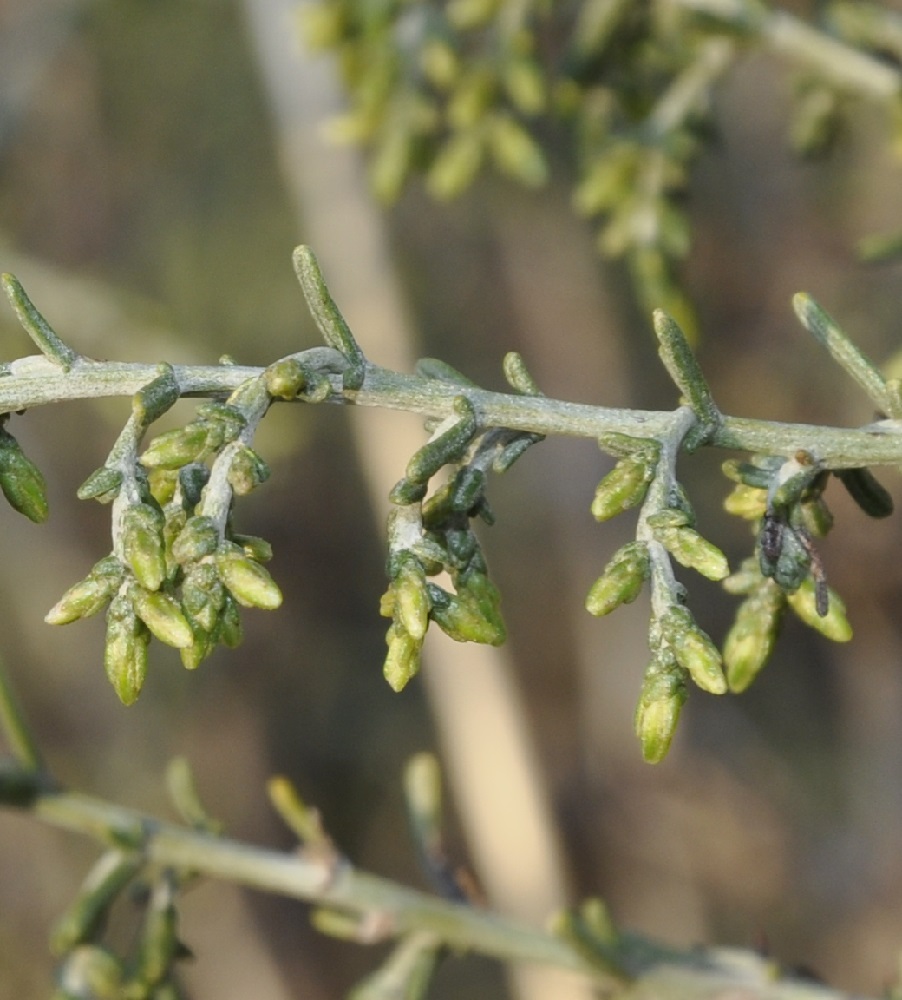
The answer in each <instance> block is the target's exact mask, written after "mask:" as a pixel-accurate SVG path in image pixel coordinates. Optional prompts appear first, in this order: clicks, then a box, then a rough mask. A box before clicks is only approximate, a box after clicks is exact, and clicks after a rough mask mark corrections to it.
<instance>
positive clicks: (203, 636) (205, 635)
mask: <svg viewBox="0 0 902 1000" xmlns="http://www.w3.org/2000/svg"><path fill="white" fill-rule="evenodd" d="M217 624H218V617H217ZM214 627H215V626H214ZM192 633H193V641H192V643H191V645H190V646H185V647H184V648H182V649H180V650H179V656H180V657H181V660H182V665H183V666H184V667H185V669H186V670H196V669H197V668H198V667H199V666H200V665H201V663H203V661H204V660H205V659H206V658H207V657H208V656H209V655H210V653H212V652H213V650H214V648H215V647H216V642H215V640H214V639H213V637H212V636H211V635H210V633H209V632H207V631H205V630H204V629H202V628H201V627H200V626H198V625H196V624H192Z"/></svg>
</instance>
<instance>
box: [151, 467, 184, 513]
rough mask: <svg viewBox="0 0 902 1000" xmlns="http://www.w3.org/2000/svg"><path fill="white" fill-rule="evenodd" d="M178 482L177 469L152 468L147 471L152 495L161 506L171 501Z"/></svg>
mask: <svg viewBox="0 0 902 1000" xmlns="http://www.w3.org/2000/svg"><path fill="white" fill-rule="evenodd" d="M178 483H179V474H178V472H177V471H176V470H175V469H150V470H149V471H148V473H147V487H148V489H149V490H150V495H151V496H152V497H153V498H154V500H156V502H157V503H158V504H159V505H160V506H161V507H165V506H166V504H168V503H170V502H171V500H172V499H173V497H174V496H175V489H176V487H177V486H178Z"/></svg>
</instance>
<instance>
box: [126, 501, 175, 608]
mask: <svg viewBox="0 0 902 1000" xmlns="http://www.w3.org/2000/svg"><path fill="white" fill-rule="evenodd" d="M164 524H165V518H164V517H163V512H162V511H161V510H160V509H159V508H157V507H151V506H150V504H146V503H141V504H134V505H133V506H131V507H127V508H126V509H125V511H124V512H123V514H122V521H121V532H122V535H121V542H122V557H123V559H124V560H125V563H126V565H127V566H128V568H129V569H130V570H131V571H132V573H134V574H135V579H136V580H137V581H138V583H140V584H141V586H142V587H146V588H147V590H159V589H160V586H161V584H162V583H163V580H165V579H166V547H165V545H164V542H163V525H164Z"/></svg>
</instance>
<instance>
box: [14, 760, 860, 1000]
mask: <svg viewBox="0 0 902 1000" xmlns="http://www.w3.org/2000/svg"><path fill="white" fill-rule="evenodd" d="M29 775H31V777H30V778H29ZM14 777H15V778H16V779H17V782H12V783H11V784H15V785H16V786H17V787H19V788H20V786H21V783H22V781H23V780H24V781H29V780H30V781H31V782H32V792H31V794H30V795H28V796H25V797H24V798H23V797H19V798H17V799H16V800H15V801H12V800H11V801H9V802H8V803H6V804H8V805H15V804H18V805H19V806H22V805H23V803H24V807H25V809H26V810H27V811H29V812H31V813H32V814H33V815H34V816H35V817H36V818H37V819H40V820H42V821H43V822H46V823H49V824H50V825H52V826H56V827H60V828H62V829H65V830H69V831H71V832H74V833H81V834H84V835H87V836H89V837H92V838H94V839H96V840H99V841H101V842H102V843H104V844H107V845H110V844H111V845H113V846H117V847H119V848H124V849H127V850H130V851H137V852H140V853H141V855H143V857H144V859H145V860H146V862H148V863H150V864H154V865H159V866H162V867H165V868H176V869H182V870H188V871H192V872H196V873H198V874H201V875H207V876H210V877H213V878H221V879H225V880H227V881H229V882H234V883H236V884H239V885H244V886H248V887H250V888H254V889H260V890H263V891H266V892H274V893H277V894H279V895H283V896H289V897H292V898H296V899H303V900H307V901H309V902H312V903H316V904H318V905H320V906H325V907H327V908H329V909H337V910H340V911H344V912H346V913H349V914H357V915H360V916H366V917H369V918H370V919H371V922H372V924H373V925H374V926H378V927H379V928H380V929H382V928H384V933H383V934H382V936H383V937H386V938H392V937H404V936H405V935H407V934H410V933H411V932H416V933H419V934H423V933H427V934H431V935H433V936H434V938H435V939H436V941H438V942H441V943H442V944H444V945H446V946H448V947H451V948H453V949H457V950H463V951H475V952H478V953H480V954H483V955H487V956H491V957H494V958H498V959H502V960H506V961H522V962H535V963H540V964H547V965H553V966H558V967H561V968H564V969H569V970H571V971H574V972H579V973H581V974H583V975H586V976H588V977H590V978H591V979H592V980H593V981H594V982H596V983H597V984H598V986H599V987H600V989H601V990H604V991H606V992H607V993H608V994H610V993H615V992H621V991H622V990H623V988H624V983H623V982H622V980H621V979H619V978H617V977H615V976H612V975H611V974H610V973H609V972H607V971H605V969H604V968H603V967H602V966H601V964H595V963H594V962H593V961H592V960H591V958H589V957H587V956H586V955H585V953H584V952H582V951H580V950H578V949H576V948H573V947H571V946H570V945H569V944H568V943H567V941H566V940H564V939H562V938H558V937H556V936H554V935H553V934H551V933H548V932H546V931H543V930H537V929H535V928H532V927H529V926H526V925H524V924H521V923H519V922H517V921H513V920H509V919H507V918H505V917H503V916H500V915H498V914H495V913H491V912H489V911H486V910H481V909H478V908H476V907H473V906H469V905H464V904H460V903H455V902H448V901H446V900H443V899H440V898H438V897H435V896H430V895H427V894H426V893H422V892H418V891H417V890H414V889H409V888H407V887H405V886H402V885H399V884H398V883H396V882H392V881H390V880H389V879H385V878H381V877H379V876H377V875H371V874H369V873H367V872H362V871H358V870H356V869H355V868H353V867H352V866H351V865H349V864H348V863H346V862H342V861H338V862H337V863H336V862H335V861H334V860H333V859H330V858H329V857H328V856H327V857H324V856H323V855H322V854H318V853H316V852H313V853H312V854H306V855H305V853H304V851H303V849H299V850H298V851H296V852H293V853H283V852H278V851H273V850H266V849H263V848H258V847H252V846H250V845H248V844H243V843H240V842H238V841H234V840H228V839H225V838H221V837H216V836H213V835H211V834H209V833H203V832H199V831H197V830H193V829H189V828H187V827H180V826H176V825H174V824H170V823H163V822H160V821H158V820H156V819H154V818H152V817H149V816H145V815H142V814H141V813H138V812H135V811H133V810H131V809H126V808H124V807H121V806H117V805H113V804H112V803H108V802H104V801H101V800H99V799H94V798H91V797H89V796H86V795H80V794H76V793H72V792H62V791H57V790H48V789H47V785H46V782H45V781H42V777H43V776H42V775H40V774H34V773H32V772H31V771H23V772H22V773H20V774H18V775H15V776H14ZM20 790H21V788H20ZM3 791H4V788H3V783H2V782H0V804H3ZM611 947H613V948H615V950H616V952H617V955H616V958H617V964H618V967H619V968H622V969H624V970H625V974H626V975H628V976H629V977H630V979H631V980H632V985H631V987H630V989H631V991H634V992H631V993H630V995H631V996H636V997H639V996H641V997H650V996H655V997H661V998H663V1000H679V998H681V997H690V996H691V997H694V998H698V997H702V998H705V997H708V998H710V997H714V996H719V995H726V994H727V993H730V992H731V991H734V992H737V995H738V992H741V993H742V996H743V997H744V998H746V1000H842V995H841V994H838V993H836V992H834V991H832V990H829V989H827V988H826V987H821V986H816V985H814V984H808V983H804V984H803V983H801V982H795V981H793V980H783V979H776V978H775V970H774V967H773V963H771V962H769V961H766V960H764V959H761V958H759V957H758V956H756V955H754V954H752V953H746V952H733V951H721V950H717V949H712V950H710V951H707V952H705V951H701V950H698V949H695V950H692V951H691V952H686V953H681V952H675V951H673V950H671V949H668V948H665V947H663V946H661V945H658V944H657V943H655V942H653V941H649V940H646V939H644V938H641V937H639V936H637V935H632V934H626V933H623V934H618V935H617V940H616V943H615V944H612V945H611ZM649 991H651V992H649Z"/></svg>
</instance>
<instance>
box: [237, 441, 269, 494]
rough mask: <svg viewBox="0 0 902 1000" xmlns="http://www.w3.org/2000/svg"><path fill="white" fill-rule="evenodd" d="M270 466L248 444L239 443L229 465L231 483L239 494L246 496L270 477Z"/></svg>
mask: <svg viewBox="0 0 902 1000" xmlns="http://www.w3.org/2000/svg"><path fill="white" fill-rule="evenodd" d="M269 476H270V471H269V466H268V465H267V464H266V462H264V461H263V459H262V458H261V457H260V456H259V455H258V454H257V453H256V452H255V451H254V449H253V448H249V447H248V446H247V445H245V444H242V445H239V446H238V448H237V449H236V451H235V454H234V456H233V458H232V461H231V464H230V465H229V473H228V480H229V485H230V486H231V487H232V489H233V490H234V491H235V492H236V493H237V494H238V496H246V495H247V494H248V493H250V492H251V490H253V489H254V488H256V487H257V486H259V485H260V484H261V483H265V482H266V480H267V479H269Z"/></svg>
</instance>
